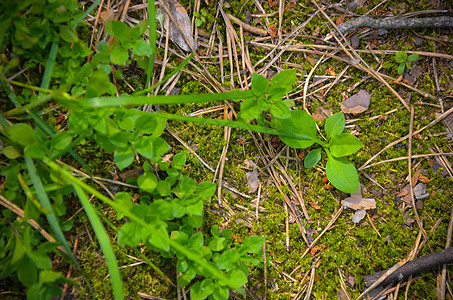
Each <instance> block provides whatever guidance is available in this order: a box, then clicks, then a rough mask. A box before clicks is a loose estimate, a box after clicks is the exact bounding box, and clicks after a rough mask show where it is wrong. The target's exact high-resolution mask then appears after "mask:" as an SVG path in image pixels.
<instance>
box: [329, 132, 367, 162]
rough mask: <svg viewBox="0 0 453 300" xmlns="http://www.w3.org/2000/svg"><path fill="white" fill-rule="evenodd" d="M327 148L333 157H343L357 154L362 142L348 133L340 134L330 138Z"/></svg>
mask: <svg viewBox="0 0 453 300" xmlns="http://www.w3.org/2000/svg"><path fill="white" fill-rule="evenodd" d="M329 147H330V153H332V155H333V156H335V157H343V156H347V155H350V154H353V153H355V152H357V151H358V150H359V149H360V148H362V142H361V141H360V140H359V139H358V138H356V137H355V136H354V135H352V134H350V133H342V134H339V135H335V136H333V137H332V139H331V140H330V143H329Z"/></svg>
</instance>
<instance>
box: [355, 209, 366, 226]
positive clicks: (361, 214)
mask: <svg viewBox="0 0 453 300" xmlns="http://www.w3.org/2000/svg"><path fill="white" fill-rule="evenodd" d="M365 216H366V210H364V209H358V210H356V211H355V213H354V215H353V216H352V222H353V223H354V224H357V223H359V222H360V221H361V220H362V219H363V218H365Z"/></svg>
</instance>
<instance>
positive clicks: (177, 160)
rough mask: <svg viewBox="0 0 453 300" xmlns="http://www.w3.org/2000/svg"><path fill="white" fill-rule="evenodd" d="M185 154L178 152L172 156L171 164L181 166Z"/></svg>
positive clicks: (184, 161)
mask: <svg viewBox="0 0 453 300" xmlns="http://www.w3.org/2000/svg"><path fill="white" fill-rule="evenodd" d="M186 159H187V155H186V154H185V153H184V152H180V153H178V154H176V155H175V156H174V157H173V161H172V163H171V164H172V166H173V167H175V166H176V167H181V166H183V165H184V164H185V163H186Z"/></svg>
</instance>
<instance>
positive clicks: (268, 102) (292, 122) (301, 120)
mask: <svg viewBox="0 0 453 300" xmlns="http://www.w3.org/2000/svg"><path fill="white" fill-rule="evenodd" d="M295 80H296V71H295V70H286V71H282V72H280V73H278V74H277V75H275V76H274V78H273V79H272V80H271V82H270V83H268V81H267V79H266V78H264V77H263V76H261V75H258V74H254V75H253V76H252V93H253V94H254V96H255V97H251V98H249V99H247V100H245V101H244V102H242V104H241V116H242V118H244V119H247V120H251V119H255V118H257V121H258V122H260V120H261V122H262V120H263V119H264V118H263V117H262V116H263V115H262V112H264V111H267V110H269V113H270V114H271V115H272V120H271V122H270V124H269V125H270V127H273V128H275V129H277V130H278V135H279V136H280V138H281V140H282V141H283V142H284V143H285V144H287V145H289V146H291V147H293V148H296V149H305V148H308V147H311V146H312V145H314V144H318V145H320V146H321V148H315V149H313V150H311V151H310V153H309V154H308V155H307V157H306V158H305V161H304V165H305V167H306V168H311V167H313V166H315V165H316V164H317V163H318V162H319V161H320V160H321V149H324V151H325V153H326V155H327V165H326V173H327V178H328V179H329V181H330V182H331V183H332V184H333V186H335V187H336V188H337V189H339V190H341V191H343V192H347V193H353V192H355V191H356V190H357V187H358V185H359V178H358V174H357V170H356V168H355V167H354V165H353V164H352V163H351V162H350V161H348V160H347V159H345V158H344V156H347V155H351V154H353V153H355V152H357V151H358V150H359V149H360V148H361V147H362V143H361V142H360V140H359V139H358V138H357V137H355V136H354V135H352V134H350V133H344V132H343V130H344V125H345V118H344V114H342V113H337V114H335V115H333V116H332V117H330V118H329V119H327V121H326V124H325V126H324V130H325V133H326V139H325V140H324V141H323V140H320V139H319V138H318V136H317V128H316V123H315V120H314V119H313V117H312V116H311V115H309V114H308V113H307V112H305V111H301V110H290V107H291V106H294V103H293V101H291V100H289V99H286V100H283V101H282V100H281V99H282V97H283V96H284V95H285V94H287V93H288V92H289V91H290V90H291V86H292V84H293V83H294V82H295ZM260 117H261V118H260ZM289 133H290V134H296V135H297V137H290V136H289V135H288V134H289Z"/></svg>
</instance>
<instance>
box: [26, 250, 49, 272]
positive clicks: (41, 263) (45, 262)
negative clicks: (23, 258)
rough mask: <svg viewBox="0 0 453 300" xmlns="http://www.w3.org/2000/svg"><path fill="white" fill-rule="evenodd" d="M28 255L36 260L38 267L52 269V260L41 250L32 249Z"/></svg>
mask: <svg viewBox="0 0 453 300" xmlns="http://www.w3.org/2000/svg"><path fill="white" fill-rule="evenodd" d="M27 255H28V257H29V258H30V259H31V260H32V261H33V262H34V264H35V266H36V267H37V268H38V269H41V270H45V269H52V261H51V260H50V258H49V257H48V256H47V255H46V254H45V253H44V252H41V251H31V252H28V253H27Z"/></svg>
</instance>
